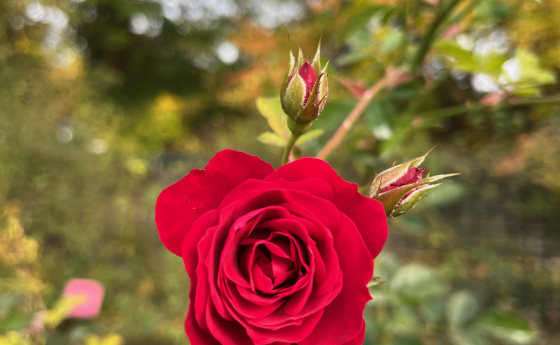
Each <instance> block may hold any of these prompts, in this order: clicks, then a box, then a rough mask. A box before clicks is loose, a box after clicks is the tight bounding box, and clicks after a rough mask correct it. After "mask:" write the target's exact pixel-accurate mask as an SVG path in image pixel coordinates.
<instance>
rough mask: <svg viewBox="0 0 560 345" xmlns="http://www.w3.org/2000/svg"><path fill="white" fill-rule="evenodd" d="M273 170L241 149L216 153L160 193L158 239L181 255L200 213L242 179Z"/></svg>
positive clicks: (258, 175)
mask: <svg viewBox="0 0 560 345" xmlns="http://www.w3.org/2000/svg"><path fill="white" fill-rule="evenodd" d="M273 171H274V168H273V167H272V166H271V165H270V164H269V163H266V162H264V161H263V160H261V159H260V158H258V157H256V156H251V155H248V154H246V153H244V152H239V151H234V150H223V151H220V152H218V153H216V155H215V156H214V157H213V158H212V159H211V160H210V162H208V164H207V165H206V168H205V169H193V170H191V172H190V173H189V174H188V175H187V176H185V177H183V178H182V179H181V180H179V181H178V182H176V183H175V184H173V185H171V186H169V187H167V188H166V189H165V190H164V191H163V192H161V194H160V195H159V197H158V200H157V203H156V225H157V229H158V231H159V237H160V239H161V242H162V243H163V245H165V247H166V248H167V249H169V251H171V252H172V253H174V254H175V255H178V256H181V246H182V243H183V240H184V239H185V237H186V236H187V234H188V232H189V231H190V229H191V227H192V225H193V224H194V223H195V222H196V220H197V219H198V218H199V217H200V216H202V215H203V214H204V213H206V212H208V211H210V210H213V209H216V208H218V206H219V205H220V202H221V201H222V199H223V198H224V196H225V195H227V194H228V193H229V192H230V191H231V190H232V189H233V188H235V187H236V186H237V185H239V184H240V183H242V182H243V181H245V180H248V179H259V180H262V179H264V178H265V177H267V176H268V175H270V174H271V173H272V172H273Z"/></svg>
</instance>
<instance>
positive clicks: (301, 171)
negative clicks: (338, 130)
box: [264, 158, 388, 258]
mask: <svg viewBox="0 0 560 345" xmlns="http://www.w3.org/2000/svg"><path fill="white" fill-rule="evenodd" d="M309 178H319V179H322V180H324V181H325V182H327V183H328V184H329V185H330V186H331V187H332V190H333V193H334V203H335V205H336V206H337V207H338V209H339V210H340V211H341V212H343V213H345V214H346V215H347V216H348V217H350V219H352V220H353V221H354V222H355V223H356V226H357V228H358V230H359V231H360V233H361V234H362V237H363V238H364V242H365V243H366V246H367V247H368V249H369V251H370V253H371V255H372V257H374V258H375V257H376V256H377V255H378V254H379V252H381V249H382V248H383V245H384V244H385V241H386V240H387V232H388V225H387V217H386V216H385V211H384V210H383V205H382V204H381V203H380V202H379V201H377V200H373V199H371V198H367V197H365V196H363V195H361V194H360V193H358V185H357V184H354V183H349V182H346V181H344V180H343V179H342V178H341V177H340V176H339V175H338V174H337V173H336V171H335V170H334V169H333V168H332V167H331V166H330V164H329V163H327V162H325V161H322V160H320V159H315V158H301V159H298V160H296V161H294V162H292V163H289V164H285V165H282V166H281V167H279V168H278V169H276V171H274V172H273V173H272V174H270V175H269V176H268V177H266V178H265V179H264V181H276V180H278V179H285V180H287V181H291V182H297V181H302V180H305V179H309Z"/></svg>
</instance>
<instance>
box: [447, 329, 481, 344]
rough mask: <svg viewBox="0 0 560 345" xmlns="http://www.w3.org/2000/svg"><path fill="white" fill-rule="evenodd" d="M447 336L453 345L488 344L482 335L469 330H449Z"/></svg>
mask: <svg viewBox="0 0 560 345" xmlns="http://www.w3.org/2000/svg"><path fill="white" fill-rule="evenodd" d="M449 336H450V338H451V343H452V344H453V345H485V344H487V343H488V342H487V341H486V339H485V338H484V337H483V336H482V334H479V333H477V332H474V331H473V330H471V329H469V330H462V329H460V328H451V329H450V331H449Z"/></svg>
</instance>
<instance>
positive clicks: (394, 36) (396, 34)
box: [379, 30, 405, 54]
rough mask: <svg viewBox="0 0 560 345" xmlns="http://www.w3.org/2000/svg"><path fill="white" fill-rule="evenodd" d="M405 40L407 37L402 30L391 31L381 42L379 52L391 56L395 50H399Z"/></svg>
mask: <svg viewBox="0 0 560 345" xmlns="http://www.w3.org/2000/svg"><path fill="white" fill-rule="evenodd" d="M404 38H405V35H404V34H403V32H402V31H400V30H391V31H389V32H388V33H387V34H386V35H385V37H383V40H382V41H381V44H380V47H379V52H380V53H381V54H389V53H392V52H394V51H395V50H397V49H399V47H400V46H401V44H402V42H403V40H404Z"/></svg>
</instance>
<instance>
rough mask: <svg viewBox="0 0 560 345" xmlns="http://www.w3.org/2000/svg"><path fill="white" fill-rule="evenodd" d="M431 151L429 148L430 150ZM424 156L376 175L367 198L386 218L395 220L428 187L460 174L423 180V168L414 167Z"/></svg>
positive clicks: (417, 199) (424, 193) (420, 162)
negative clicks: (370, 199) (377, 201)
mask: <svg viewBox="0 0 560 345" xmlns="http://www.w3.org/2000/svg"><path fill="white" fill-rule="evenodd" d="M432 150H433V148H432ZM432 150H430V151H428V152H427V153H426V154H425V155H423V156H420V157H417V158H414V159H412V160H409V161H408V162H406V163H403V164H400V165H397V166H395V167H392V168H390V169H387V170H385V171H383V172H382V173H380V174H378V175H377V176H376V177H375V179H374V180H373V182H372V184H371V189H370V197H372V198H373V199H376V200H379V201H380V202H381V203H382V204H383V207H384V208H385V212H386V213H387V216H388V217H398V216H401V215H403V214H405V213H407V212H408V211H410V210H411V209H412V208H413V207H414V206H416V204H417V203H418V201H420V199H421V198H422V197H423V196H425V195H426V194H427V193H428V191H429V190H430V189H432V188H435V187H437V186H440V185H442V183H437V182H438V181H439V180H441V179H443V178H446V177H449V176H455V175H460V174H459V173H455V174H446V175H437V176H432V177H430V176H429V175H430V174H429V173H428V175H427V176H426V177H425V178H424V173H425V172H426V168H418V166H419V165H420V164H422V162H423V161H424V159H425V158H426V156H428V154H429V153H430V152H431V151H432Z"/></svg>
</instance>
